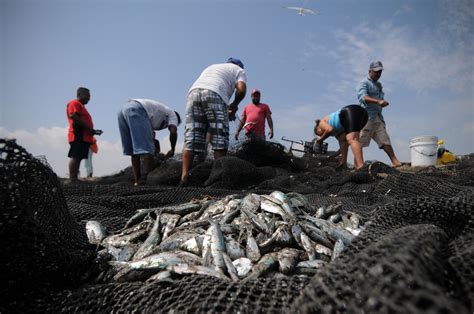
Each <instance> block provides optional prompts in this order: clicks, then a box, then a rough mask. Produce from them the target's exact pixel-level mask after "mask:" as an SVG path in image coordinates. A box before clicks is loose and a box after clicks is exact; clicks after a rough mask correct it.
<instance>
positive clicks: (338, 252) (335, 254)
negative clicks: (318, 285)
mask: <svg viewBox="0 0 474 314" xmlns="http://www.w3.org/2000/svg"><path fill="white" fill-rule="evenodd" d="M343 250H344V241H342V240H337V241H336V243H335V244H334V250H333V252H332V257H331V261H334V260H335V259H336V258H338V257H339V255H341V252H342V251H343Z"/></svg>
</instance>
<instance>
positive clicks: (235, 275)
mask: <svg viewBox="0 0 474 314" xmlns="http://www.w3.org/2000/svg"><path fill="white" fill-rule="evenodd" d="M223 257H224V262H225V267H226V268H227V272H228V274H229V276H230V279H232V281H239V275H238V273H237V270H236V269H235V266H234V264H232V260H231V259H230V257H229V256H228V255H227V254H225V253H224V254H223Z"/></svg>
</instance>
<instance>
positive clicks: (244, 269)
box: [232, 257, 252, 278]
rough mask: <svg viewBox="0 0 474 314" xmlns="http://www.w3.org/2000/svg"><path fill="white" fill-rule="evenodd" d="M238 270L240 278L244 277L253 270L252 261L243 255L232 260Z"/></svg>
mask: <svg viewBox="0 0 474 314" xmlns="http://www.w3.org/2000/svg"><path fill="white" fill-rule="evenodd" d="M232 264H233V265H234V266H235V269H236V270H237V275H238V276H239V278H244V277H246V276H247V275H248V273H249V272H250V271H251V270H252V261H251V260H249V259H248V258H246V257H241V258H238V259H236V260H235V261H233V262H232Z"/></svg>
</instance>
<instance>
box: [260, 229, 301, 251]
mask: <svg viewBox="0 0 474 314" xmlns="http://www.w3.org/2000/svg"><path fill="white" fill-rule="evenodd" d="M292 240H293V237H292V236H291V232H290V230H289V227H288V226H287V225H282V226H280V227H278V229H277V230H275V232H274V233H273V234H272V236H271V237H270V238H269V239H267V240H266V241H264V242H262V243H261V244H260V245H259V246H258V247H259V248H260V249H261V250H264V251H265V250H268V249H271V248H274V247H277V246H289V245H291V243H292Z"/></svg>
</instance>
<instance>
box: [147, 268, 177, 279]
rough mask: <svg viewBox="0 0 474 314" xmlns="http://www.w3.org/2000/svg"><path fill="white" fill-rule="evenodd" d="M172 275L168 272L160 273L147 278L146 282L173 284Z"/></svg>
mask: <svg viewBox="0 0 474 314" xmlns="http://www.w3.org/2000/svg"><path fill="white" fill-rule="evenodd" d="M172 277H173V276H172V273H171V272H170V271H168V270H164V271H160V272H159V273H157V274H154V275H153V276H151V277H150V278H148V279H147V280H146V281H147V282H174V280H173V278H172Z"/></svg>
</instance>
